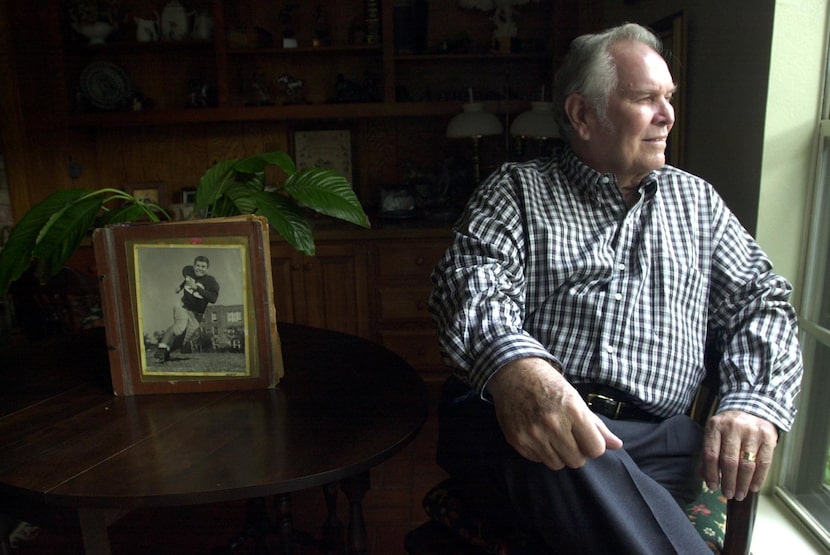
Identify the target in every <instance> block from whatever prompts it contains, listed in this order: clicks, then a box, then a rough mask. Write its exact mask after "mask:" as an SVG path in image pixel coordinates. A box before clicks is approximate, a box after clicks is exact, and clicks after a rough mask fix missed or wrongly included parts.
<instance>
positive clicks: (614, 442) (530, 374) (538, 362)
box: [487, 358, 622, 470]
mask: <svg viewBox="0 0 830 555" xmlns="http://www.w3.org/2000/svg"><path fill="white" fill-rule="evenodd" d="M487 391H489V392H490V395H491V396H492V397H493V402H494V403H495V405H496V416H497V418H498V421H499V425H500V426H501V429H502V432H503V433H504V437H505V439H506V440H507V442H508V443H509V444H510V445H512V446H513V448H515V449H516V451H518V452H519V454H520V455H522V456H523V457H525V458H527V459H529V460H531V461H535V462H541V463H543V464H545V465H546V466H548V467H549V468H551V469H553V470H561V469H562V468H564V467H566V466H567V467H569V468H579V467H581V466H582V465H584V464H585V462H586V460H587V459H589V458H596V457H599V456H600V455H602V454H603V453H605V450H606V449H619V448H620V447H622V441H621V440H620V439H619V438H618V437H617V436H615V435H614V434H612V433H611V431H610V430H609V429H608V428H607V427H606V426H605V423H604V422H603V421H602V420H601V419H600V418H599V417H598V416H597V415H595V414H594V413H593V412H591V410H590V409H589V408H588V406H587V405H586V404H585V401H583V400H582V397H580V395H579V393H577V391H576V390H575V389H574V388H573V386H571V384H569V383H568V381H567V380H566V379H565V378H564V377H563V376H562V374H560V373H559V372H558V371H557V370H556V369H555V368H553V366H551V365H550V363H549V362H548V361H546V360H543V359H538V358H525V359H519V360H516V361H513V362H511V363H509V364H506V365H505V366H504V367H502V368H501V369H500V370H499V371H498V372H496V374H495V376H493V378H492V379H491V380H490V382H489V383H488V384H487Z"/></svg>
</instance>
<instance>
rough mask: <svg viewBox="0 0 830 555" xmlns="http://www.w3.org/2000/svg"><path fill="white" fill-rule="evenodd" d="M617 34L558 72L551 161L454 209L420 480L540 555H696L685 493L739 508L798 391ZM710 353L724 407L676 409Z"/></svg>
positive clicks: (745, 265)
mask: <svg viewBox="0 0 830 555" xmlns="http://www.w3.org/2000/svg"><path fill="white" fill-rule="evenodd" d="M660 50H661V45H660V43H659V40H658V39H657V38H656V37H655V36H654V35H653V34H652V33H650V32H649V31H648V30H646V29H644V28H643V27H640V26H638V25H634V24H626V25H623V26H620V27H616V28H613V29H609V30H607V31H605V32H603V33H599V34H596V35H586V36H582V37H579V38H577V39H576V40H575V41H574V43H573V44H572V46H571V49H570V51H569V53H568V56H567V57H566V60H565V61H564V63H563V66H562V68H561V69H560V71H559V72H558V73H557V76H556V80H555V87H554V88H555V91H554V93H555V98H554V102H555V109H556V110H558V112H559V113H558V120H559V125H560V129H561V130H562V133H563V135H564V136H565V138H566V139H567V144H563V145H562V146H561V147H558V148H557V149H556V150H555V152H554V154H553V157H552V158H551V159H546V160H537V161H533V162H529V163H525V164H514V165H510V164H508V165H506V166H504V167H503V168H502V169H501V170H500V171H497V172H496V173H495V174H494V175H492V176H491V177H490V178H489V179H487V180H486V181H485V182H484V183H482V184H481V186H480V187H479V188H478V190H477V191H476V192H475V193H474V194H473V196H472V198H471V199H470V201H469V204H468V206H467V209H466V210H465V212H464V214H463V215H462V217H461V219H460V220H459V222H458V223H457V224H456V228H455V232H454V241H453V243H452V245H451V246H450V248H449V249H448V251H447V253H446V254H445V256H444V257H443V259H442V260H441V261H440V262H439V264H438V265H437V267H436V268H435V271H434V273H433V284H434V290H433V294H432V296H431V299H430V309H431V311H432V313H433V316H434V318H435V321H436V323H437V326H438V330H439V337H440V342H441V348H442V352H443V355H444V358H445V360H446V361H447V363H448V364H449V365H451V366H452V367H453V368H455V369H456V372H455V377H454V378H451V379H450V380H448V382H447V385H446V386H445V389H444V395H443V399H442V405H441V411H440V426H441V427H440V437H439V446H438V458H439V462H440V463H441V464H442V465H443V466H444V467H445V468H446V469H447V470H448V471H449V472H450V474H452V475H453V476H455V477H456V478H457V479H458V480H459V481H461V482H462V484H463V485H465V486H467V489H468V490H469V495H470V497H471V500H473V502H475V503H477V504H478V505H479V506H480V508H482V509H483V510H485V511H487V512H489V513H490V515H491V516H492V517H493V518H498V519H501V520H502V521H504V522H506V523H508V524H514V525H517V526H526V527H529V528H531V529H533V530H535V531H536V532H538V533H539V534H540V535H541V537H542V538H543V539H544V541H545V543H546V544H547V545H549V546H551V547H552V548H555V549H556V550H557V552H558V553H571V552H574V553H577V552H578V553H606V552H607V553H636V554H638V555H642V554H646V553H655V554H665V553H708V552H709V550H708V548H707V547H706V546H705V544H704V543H703V541H702V540H701V538H700V537H699V536H698V535H697V534H696V533H695V531H694V529H693V527H692V526H691V524H690V523H689V521H688V519H687V518H686V516H685V515H684V513H683V510H682V508H681V504H682V503H684V502H685V501H688V500H690V499H693V498H694V497H695V496H696V495H697V493H699V489H700V487H701V483H702V480H701V474H702V478H703V480H705V481H706V482H707V484H709V486H710V487H716V486H718V485H720V486H721V487H722V490H723V492H724V494H725V495H726V496H727V497H729V498H732V497H734V498H737V499H742V498H743V497H745V496H746V495H747V492H748V491H758V490H759V488H760V487H761V484H762V483H763V482H764V479H765V477H766V475H767V471H768V470H769V467H770V464H771V462H772V457H773V450H774V449H775V446H776V444H777V441H778V433H779V431H780V430H788V429H789V428H790V426H791V424H792V422H793V418H794V416H795V408H794V398H795V396H796V394H797V393H798V389H799V383H800V378H801V372H802V365H801V353H800V349H799V346H798V342H797V337H796V316H795V313H794V310H793V308H792V306H791V305H790V303H789V297H790V293H791V287H790V285H789V284H788V283H787V281H786V280H785V279H783V278H781V277H780V276H778V275H776V274H774V273H773V272H772V267H771V264H770V261H769V260H768V258H767V257H766V256H765V254H764V253H763V252H762V251H761V249H760V248H759V246H758V245H757V244H756V242H755V241H754V240H753V239H752V237H750V236H749V234H748V233H747V232H746V231H745V230H744V229H743V228H742V227H741V225H740V224H739V222H738V221H737V219H736V218H735V216H734V215H733V214H732V213H731V212H730V211H729V210H728V209H727V207H726V206H725V205H724V203H723V201H722V199H721V198H720V197H719V196H718V194H717V193H716V192H715V190H714V189H713V187H712V186H711V185H710V184H708V183H707V182H705V181H704V180H702V179H700V178H698V177H695V176H693V175H690V174H688V173H686V172H684V171H681V170H679V169H677V168H673V167H671V166H668V165H666V163H665V162H666V160H665V149H666V140H667V138H668V135H669V132H670V131H671V129H672V125H673V124H674V109H673V107H672V103H671V101H672V95H673V93H674V91H675V83H674V81H673V79H672V76H671V74H670V72H669V69H668V66H667V65H666V62H665V61H664V59H663V58H662V57H661V55H660V53H659V52H660ZM707 347H712V348H714V349H716V351H717V353H719V366H718V370H719V374H720V379H721V390H720V394H721V401H720V405H719V409H718V412H717V414H715V415H714V416H712V417H711V418H710V419H709V421H708V423H707V426H706V429H705V430H701V429H700V427H699V426H698V425H697V424H695V423H694V422H693V421H692V420H691V419H689V418H688V417H687V416H686V415H685V413H686V412H687V411H688V409H689V407H690V404H691V401H692V397H693V396H694V394H695V392H696V390H697V389H698V386H699V384H700V383H701V381H702V379H703V377H704V375H705V372H706V370H705V368H704V353H705V352H706V351H707Z"/></svg>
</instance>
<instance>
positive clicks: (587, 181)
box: [561, 145, 657, 200]
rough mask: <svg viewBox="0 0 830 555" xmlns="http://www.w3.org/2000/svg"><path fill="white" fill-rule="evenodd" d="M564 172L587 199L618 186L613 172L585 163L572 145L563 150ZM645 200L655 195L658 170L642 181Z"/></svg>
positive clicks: (597, 196) (578, 191) (568, 180)
mask: <svg viewBox="0 0 830 555" xmlns="http://www.w3.org/2000/svg"><path fill="white" fill-rule="evenodd" d="M561 160H562V165H561V168H562V172H563V174H564V175H565V178H566V180H567V182H568V183H569V185H570V186H571V187H573V188H574V190H575V191H576V192H577V193H579V194H581V195H582V196H584V197H585V198H587V199H589V200H590V199H594V200H596V199H598V198H599V197H600V195H602V193H603V190H607V189H608V188H609V187H613V188H614V189H616V188H617V179H616V177H615V176H614V174H612V173H601V172H598V171H596V170H595V169H593V168H592V167H590V166H588V165H587V164H585V163H584V162H583V161H582V160H580V159H579V157H578V156H577V155H576V153H575V152H574V151H573V149H572V148H571V146H570V145H565V146H564V147H563V150H562V158H561ZM640 188H641V189H642V190H643V194H644V196H645V200H648V199H650V198H651V197H653V196H654V193H655V192H656V191H657V172H656V171H652V172H649V174H648V175H646V176H645V177H644V178H643V180H642V181H641V182H640Z"/></svg>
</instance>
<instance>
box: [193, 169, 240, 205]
mask: <svg viewBox="0 0 830 555" xmlns="http://www.w3.org/2000/svg"><path fill="white" fill-rule="evenodd" d="M236 162H237V160H223V161H221V162H217V163H216V164H214V165H213V166H211V167H210V168H208V170H207V171H206V172H205V173H204V174H203V175H202V177H201V179H200V180H199V186H198V187H197V188H196V210H204V209H206V208H210V206H211V205H213V204H214V203H216V201H217V199H218V198H219V197H220V196H221V195H222V194H223V192H224V189H225V187H227V186H228V185H230V184H231V183H233V181H234V178H235V174H234V170H233V167H234V165H236Z"/></svg>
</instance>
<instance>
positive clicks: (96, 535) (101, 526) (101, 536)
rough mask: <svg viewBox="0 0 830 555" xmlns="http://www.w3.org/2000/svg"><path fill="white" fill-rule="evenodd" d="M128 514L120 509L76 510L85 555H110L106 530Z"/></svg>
mask: <svg viewBox="0 0 830 555" xmlns="http://www.w3.org/2000/svg"><path fill="white" fill-rule="evenodd" d="M128 512H129V511H127V510H122V509H92V508H84V509H78V520H79V521H80V524H81V535H82V536H83V539H84V553H86V555H110V554H111V553H112V552H111V551H110V537H109V533H108V532H107V528H108V527H109V525H110V524H112V523H113V522H115V521H116V520H118V519H119V518H121V517H122V516H124V515H125V514H127V513H128Z"/></svg>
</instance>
